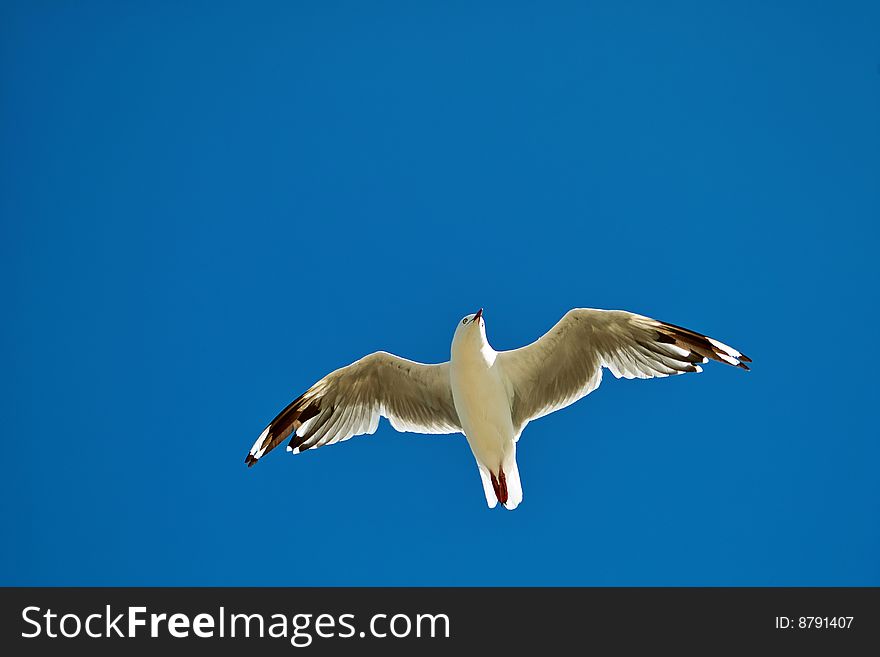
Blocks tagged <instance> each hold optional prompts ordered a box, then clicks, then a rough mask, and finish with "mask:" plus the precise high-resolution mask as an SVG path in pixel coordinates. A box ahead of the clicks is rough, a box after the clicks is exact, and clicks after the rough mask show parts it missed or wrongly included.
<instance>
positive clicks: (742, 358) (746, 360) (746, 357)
mask: <svg viewBox="0 0 880 657" xmlns="http://www.w3.org/2000/svg"><path fill="white" fill-rule="evenodd" d="M739 359H740V360H741V361H744V362H746V363H751V362H752V359H751V358H749V357H748V356H746V355H745V354H740V355H739Z"/></svg>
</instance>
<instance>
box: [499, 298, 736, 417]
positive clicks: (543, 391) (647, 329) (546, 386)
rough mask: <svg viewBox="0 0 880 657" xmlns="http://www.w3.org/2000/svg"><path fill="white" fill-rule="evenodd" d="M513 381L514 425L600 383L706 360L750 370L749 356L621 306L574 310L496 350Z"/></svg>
mask: <svg viewBox="0 0 880 657" xmlns="http://www.w3.org/2000/svg"><path fill="white" fill-rule="evenodd" d="M498 358H499V360H500V364H501V369H502V371H503V372H504V374H505V375H506V376H507V378H508V381H509V382H510V386H511V391H510V393H511V405H512V412H513V424H514V427H515V428H516V430H517V432H519V431H522V428H523V427H524V426H525V424H526V423H527V422H529V420H534V419H537V418H539V417H542V416H544V415H547V414H548V413H552V412H553V411H557V410H559V409H561V408H565V407H566V406H568V405H570V404H573V403H574V402H576V401H577V400H578V399H581V398H582V397H584V396H586V395H588V394H590V393H591V392H592V391H593V390H595V389H596V388H598V387H599V384H600V383H601V381H602V368H603V367H605V368H608V369H609V370H611V373H612V374H613V375H614V376H615V377H617V378H621V377H623V378H626V379H633V378H639V379H650V378H653V377H660V376H669V375H673V374H684V373H685V372H700V371H701V368H700V366H699V364H698V363H705V362H707V361H708V360H709V359H711V360H716V361H719V362H722V363H727V364H728V365H735V366H737V367H741V368H743V369H746V370H747V369H749V368H748V367H747V366H746V365H745V364H744V362H746V363H749V362H751V360H750V359H749V358H747V357H746V356H743V355H742V354H741V353H740V352H738V351H737V350H736V349H733V348H732V347H728V346H727V345H725V344H722V343H721V342H718V341H717V340H713V339H712V338H709V337H706V336H705V335H701V334H700V333H695V332H694V331H690V330H688V329H685V328H682V327H680V326H676V325H674V324H667V323H665V322H660V321H657V320H655V319H651V318H650V317H644V316H642V315H636V314H634V313H629V312H625V311H622V310H596V309H593V308H575V309H574V310H570V311H568V312H567V313H566V314H565V316H564V317H563V318H562V319H561V320H559V322H558V323H557V324H556V326H554V327H553V328H552V329H550V330H549V331H548V332H547V333H545V334H544V335H543V336H542V337H540V338H539V339H538V340H536V341H535V342H533V343H532V344H530V345H527V346H525V347H521V348H520V349H514V350H512V351H502V352H499V354H498Z"/></svg>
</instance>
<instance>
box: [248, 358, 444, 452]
mask: <svg viewBox="0 0 880 657" xmlns="http://www.w3.org/2000/svg"><path fill="white" fill-rule="evenodd" d="M380 416H384V417H387V418H388V419H389V420H390V421H391V426H393V427H394V428H395V429H397V430H398V431H412V432H415V433H456V432H459V431H461V425H460V423H459V419H458V413H457V412H456V410H455V404H454V403H453V401H452V388H451V387H450V383H449V363H441V364H438V365H425V364H423V363H416V362H414V361H411V360H407V359H405V358H400V357H399V356H395V355H393V354H389V353H386V352H384V351H378V352H376V353H374V354H370V355H369V356H364V357H363V358H361V359H360V360H358V361H355V362H354V363H352V364H351V365H348V366H347V367H342V368H340V369H338V370H336V371H334V372H331V373H330V374H328V375H327V376H325V377H324V378H323V379H321V380H320V381H318V382H317V383H315V385H313V386H312V387H311V388H309V389H308V390H306V392H305V393H303V394H302V395H301V396H300V397H297V398H296V399H295V400H293V401H292V402H291V403H290V405H288V406H287V408H285V409H284V410H283V411H281V413H279V414H278V417H276V418H275V419H274V420H272V421H271V422H270V423H269V426H267V427H266V428H265V430H264V431H263V433H261V434H260V437H259V438H257V441H256V442H255V443H254V446H253V447H252V448H251V451H250V452H249V453H248V455H247V458H246V459H245V463H247V465H248V467H250V466H252V465H253V464H254V463H256V462H257V461H258V460H259V459H260V458H262V457H263V456H265V455H266V454H268V453H269V452H270V451H272V450H273V449H275V447H277V446H278V445H279V444H280V443H282V442H283V441H284V440H285V439H287V437H288V436H291V434H292V438H291V440H290V443H289V445H288V449H289V450H291V451H293V452H294V453H298V452H303V451H305V450H307V449H309V448H312V447H321V446H323V445H331V444H333V443H336V442H339V441H342V440H348V439H349V438H351V437H352V436H357V435H360V434H365V433H373V432H375V431H376V427H378V426H379V417H380Z"/></svg>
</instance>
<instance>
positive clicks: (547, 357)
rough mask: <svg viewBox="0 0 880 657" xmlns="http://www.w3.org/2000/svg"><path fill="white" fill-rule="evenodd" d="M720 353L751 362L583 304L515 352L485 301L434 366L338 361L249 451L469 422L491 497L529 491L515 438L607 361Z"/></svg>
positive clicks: (373, 359) (567, 400) (590, 381)
mask: <svg viewBox="0 0 880 657" xmlns="http://www.w3.org/2000/svg"><path fill="white" fill-rule="evenodd" d="M709 360H714V361H718V362H720V363H726V364H728V365H733V366H736V367H740V368H742V369H744V370H748V369H749V368H748V366H747V365H746V364H745V363H750V362H752V361H751V359H750V358H748V357H746V356H744V355H743V354H741V353H740V352H738V351H737V350H736V349H733V348H732V347H728V346H727V345H726V344H723V343H721V342H718V341H717V340H713V339H712V338H709V337H707V336H705V335H702V334H700V333H695V332H694V331H690V330H688V329H686V328H682V327H680V326H676V325H675V324H667V323H666V322H660V321H657V320H655V319H651V318H650V317H644V316H642V315H636V314H634V313H630V312H626V311H622V310H598V309H595V308H575V309H573V310H570V311H568V312H567V313H566V314H565V316H563V318H562V319H561V320H559V322H558V323H557V324H556V325H555V326H554V327H553V328H551V329H550V330H549V331H548V332H547V333H545V334H544V335H543V336H542V337H541V338H539V339H538V340H536V341H535V342H533V343H532V344H530V345H527V346H525V347H521V348H519V349H514V350H512V351H495V350H494V349H493V348H492V347H491V345H490V344H489V342H488V340H487V339H486V322H485V319H484V318H483V309H482V308H481V309H480V310H478V311H477V312H476V313H473V314H470V315H467V316H466V317H464V318H462V319H461V321H459V322H458V326H457V327H456V329H455V334H454V335H453V337H452V349H451V356H450V359H449V361H448V362H446V363H439V364H436V365H427V364H424V363H417V362H415V361H411V360H407V359H405V358H400V357H399V356H395V355H394V354H389V353H387V352H384V351H377V352H376V353H373V354H370V355H368V356H364V357H363V358H361V359H360V360H358V361H355V362H354V363H352V364H351V365H348V366H346V367H342V368H340V369H338V370H336V371H334V372H331V373H330V374H328V375H327V376H325V377H324V378H323V379H321V380H320V381H318V382H317V383H315V384H314V385H313V386H312V387H311V388H309V389H308V390H306V391H305V392H304V393H303V394H302V395H301V396H299V397H297V398H296V399H294V400H293V401H292V402H291V403H290V404H289V405H288V406H287V408H285V409H284V410H283V411H281V413H279V414H278V416H277V417H276V418H275V419H274V420H272V421H271V422H270V423H269V426H267V427H266V428H265V429H264V430H263V432H262V433H261V434H260V437H259V438H257V441H256V442H255V443H254V446H253V447H251V450H250V452H249V453H248V455H247V457H246V458H245V463H246V464H247V465H248V467H250V466H252V465H254V464H255V463H256V462H257V461H259V460H260V459H261V458H263V457H264V456H265V455H266V454H268V453H269V452H271V451H272V450H273V449H275V448H276V447H277V446H278V445H280V444H281V443H282V442H283V441H284V440H286V439H287V438H288V437H289V438H290V442H289V443H288V445H287V451H289V452H293V453H294V454H299V453H300V452H304V451H306V450H307V449H312V448H315V447H323V446H324V445H332V444H333V443H337V442H341V441H343V440H348V439H349V438H351V437H352V436H358V435H361V434H371V433H373V432H375V431H376V428H377V427H378V425H379V418H380V417H386V418H388V420H390V422H391V426H393V427H394V428H395V429H396V430H397V431H409V432H415V433H427V434H450V433H463V434H464V435H465V437H466V438H467V441H468V444H469V445H470V448H471V451H472V452H473V455H474V458H475V459H476V461H477V467H478V469H479V471H480V478H481V480H482V483H483V492H484V493H485V495H486V502H487V503H488V504H489V508H494V507H495V506H496V505H497V503H498V502H500V503H501V504H502V505H503V506H504V507H505V508H507V509H515V508H516V507H517V506H518V505H519V503H520V502H521V501H522V498H523V493H522V485H521V483H520V477H519V468H518V467H517V463H516V443H517V441H518V440H519V437H520V435H521V434H522V431H523V429H525V427H526V425H527V424H528V423H529V422H531V421H532V420H536V419H538V418H540V417H543V416H545V415H547V414H549V413H552V412H554V411H558V410H559V409H561V408H565V407H566V406H569V405H570V404H573V403H574V402H576V401H577V400H578V399H581V398H582V397H585V396H586V395H588V394H590V393H591V392H592V391H593V390H595V389H596V388H598V387H599V383H601V381H602V368H603V367H604V368H606V369H608V370H609V371H610V372H611V373H612V374H613V375H614V376H615V377H616V378H618V379H619V378H621V377H622V378H625V379H651V378H654V377H664V376H671V375H675V374H684V373H686V372H701V371H702V368H701V367H700V364H701V363H707V362H708V361H709Z"/></svg>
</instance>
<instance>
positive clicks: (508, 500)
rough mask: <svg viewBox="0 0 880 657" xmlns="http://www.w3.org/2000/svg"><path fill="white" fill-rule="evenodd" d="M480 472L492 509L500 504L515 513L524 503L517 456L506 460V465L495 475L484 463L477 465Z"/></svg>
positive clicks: (487, 499) (484, 490) (487, 501)
mask: <svg viewBox="0 0 880 657" xmlns="http://www.w3.org/2000/svg"><path fill="white" fill-rule="evenodd" d="M477 465H478V467H479V470H480V479H482V481H483V492H484V493H485V495H486V503H487V504H488V505H489V508H490V509H494V508H495V507H496V505H497V504H498V502H501V504H502V505H503V506H504V508H505V509H507V510H508V511H513V510H514V509H515V508H516V507H518V506H519V503H520V502H522V499H523V492H522V483H521V482H520V479H519V467H518V466H517V464H516V455H515V454H513V455H511V456H510V457H509V458H507V459H505V460H504V464H503V465H502V466H501V467H500V468H498V473H497V474H496V473H494V472H492V471H491V470H489V468H487V467H486V466H484V465H483V464H482V463H478V464H477Z"/></svg>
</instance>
